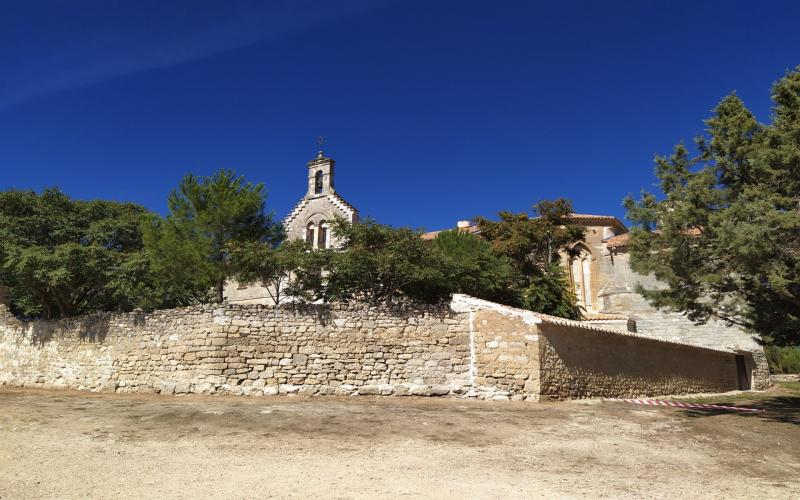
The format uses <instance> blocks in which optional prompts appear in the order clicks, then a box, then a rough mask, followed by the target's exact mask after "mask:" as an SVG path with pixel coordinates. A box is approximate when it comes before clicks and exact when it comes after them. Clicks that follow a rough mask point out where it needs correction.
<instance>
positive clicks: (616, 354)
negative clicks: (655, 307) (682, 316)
mask: <svg viewBox="0 0 800 500" xmlns="http://www.w3.org/2000/svg"><path fill="white" fill-rule="evenodd" d="M539 347H540V354H539V356H540V363H541V382H540V398H541V399H543V400H562V399H580V398H600V397H608V398H633V397H649V396H661V395H666V394H691V393H703V392H726V391H732V390H736V389H738V388H739V382H738V378H737V371H736V361H735V353H733V352H723V351H718V350H712V349H705V348H699V347H695V346H689V345H681V344H676V343H670V342H663V341H659V340H656V339H649V338H644V337H642V336H633V335H626V334H622V333H620V334H613V333H609V332H606V331H601V330H599V329H598V330H591V329H587V328H579V327H574V326H569V325H558V324H551V323H542V324H540V325H539ZM747 354H752V353H747Z"/></svg>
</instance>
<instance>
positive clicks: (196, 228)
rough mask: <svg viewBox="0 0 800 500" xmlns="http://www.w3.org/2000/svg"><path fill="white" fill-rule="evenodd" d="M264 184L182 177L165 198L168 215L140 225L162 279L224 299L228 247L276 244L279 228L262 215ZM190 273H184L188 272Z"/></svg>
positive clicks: (230, 177)
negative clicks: (203, 288)
mask: <svg viewBox="0 0 800 500" xmlns="http://www.w3.org/2000/svg"><path fill="white" fill-rule="evenodd" d="M265 202H266V191H265V189H264V185H263V184H252V183H250V182H247V181H246V180H245V179H244V177H242V176H237V175H236V173H235V172H234V171H233V170H219V171H218V172H216V173H215V174H214V175H212V176H210V177H198V176H196V175H194V174H187V175H186V176H184V178H183V179H182V180H181V182H180V184H179V185H178V187H177V189H175V190H174V191H172V192H171V193H170V195H169V200H168V205H169V211H170V213H169V215H168V216H167V217H166V220H163V221H151V222H150V223H149V224H147V225H146V226H145V233H146V238H145V242H146V247H147V251H148V257H149V258H150V260H151V263H152V264H153V266H154V267H155V268H157V269H159V270H160V273H161V274H162V276H163V277H164V279H167V280H171V281H173V282H174V283H176V284H177V286H179V287H180V288H181V289H192V290H195V292H197V293H200V289H199V287H201V286H205V285H207V284H210V285H212V286H213V288H214V290H215V294H216V300H217V301H218V302H221V301H222V300H223V298H224V297H223V291H224V287H225V281H226V280H227V279H228V277H230V275H231V270H230V269H229V266H228V265H227V248H228V247H229V246H230V245H231V244H233V243H237V242H239V243H241V242H247V241H261V242H268V243H273V244H274V243H276V242H277V241H278V240H279V239H280V237H281V230H280V227H279V226H278V225H277V224H275V223H274V222H273V220H272V216H271V215H268V214H266V213H265V212H264V206H265ZM187 266H191V267H190V268H189V269H190V270H191V271H192V272H193V273H194V275H191V274H189V273H187V271H189V269H187Z"/></svg>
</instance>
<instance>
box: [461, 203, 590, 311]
mask: <svg viewBox="0 0 800 500" xmlns="http://www.w3.org/2000/svg"><path fill="white" fill-rule="evenodd" d="M533 211H534V217H531V216H529V215H528V214H527V213H519V214H512V213H510V212H500V213H499V214H498V215H499V217H500V220H499V221H490V220H487V219H485V218H482V217H478V218H477V219H476V220H477V222H478V227H479V228H480V234H481V236H482V237H483V238H486V240H487V241H488V242H489V243H490V244H491V247H492V250H493V252H494V253H495V254H497V255H502V256H506V257H508V258H509V259H511V262H512V265H513V268H514V270H515V272H516V284H515V288H516V290H517V294H516V300H515V302H516V303H515V304H513V305H516V306H519V307H524V308H526V309H530V310H532V311H537V312H541V313H545V314H554V315H557V316H562V317H565V318H572V319H578V318H580V309H579V308H578V306H577V305H576V304H577V301H576V299H575V294H574V293H573V292H572V289H571V287H570V286H569V283H568V281H567V279H566V276H565V274H564V270H563V268H562V267H561V255H562V254H564V253H569V252H570V248H571V247H572V245H573V244H574V243H576V242H578V241H582V240H583V227H581V226H579V225H577V224H575V223H573V222H572V220H571V218H570V217H569V215H570V214H571V213H572V204H571V203H570V202H569V201H568V200H564V199H558V200H555V201H546V200H545V201H540V202H538V203H536V204H535V205H534V206H533Z"/></svg>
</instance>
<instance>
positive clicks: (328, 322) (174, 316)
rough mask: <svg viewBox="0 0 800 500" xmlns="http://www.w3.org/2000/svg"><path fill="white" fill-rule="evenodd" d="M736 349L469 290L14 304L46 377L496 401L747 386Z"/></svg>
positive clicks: (21, 375)
mask: <svg viewBox="0 0 800 500" xmlns="http://www.w3.org/2000/svg"><path fill="white" fill-rule="evenodd" d="M733 359H734V353H732V352H722V351H716V350H713V349H704V348H698V347H693V346H688V345H683V344H678V343H673V342H669V341H660V340H655V339H651V338H646V337H643V336H635V335H630V334H625V333H622V332H616V331H614V330H611V329H602V328H598V327H592V326H588V325H585V324H583V323H581V322H574V321H568V320H564V319H561V318H553V317H550V316H546V315H541V314H537V313H533V312H531V311H523V310H518V309H514V308H510V307H505V306H501V305H499V304H494V303H491V302H487V301H483V300H479V299H474V298H471V297H467V296H463V295H457V296H455V297H454V298H453V301H452V303H451V304H450V305H449V306H447V305H443V306H420V307H403V306H397V307H370V306H365V305H358V304H331V305H305V306H300V305H287V306H282V307H266V306H253V305H250V306H246V305H230V304H229V305H225V306H220V307H212V306H198V307H188V308H181V309H171V310H163V311H156V312H153V313H143V312H132V313H105V314H94V315H89V316H83V317H78V318H70V319H65V320H59V321H34V322H22V321H19V320H17V319H16V318H14V317H13V316H12V315H11V314H10V313H9V312H8V309H7V308H6V306H4V305H0V384H10V385H17V386H33V387H44V388H52V387H65V388H75V389H85V390H93V391H117V392H161V393H168V394H173V393H178V394H181V393H189V392H192V393H202V394H217V393H222V394H237V395H274V394H290V393H301V394H308V395H312V394H337V395H363V394H381V395H430V396H433V395H438V396H443V395H453V396H461V397H471V398H479V399H495V400H507V399H512V400H522V399H525V400H537V399H539V397H540V395H541V397H543V398H547V399H565V398H582V397H599V396H609V397H621V396H645V395H656V394H668V393H672V394H681V393H689V392H708V391H722V390H729V389H735V388H736V382H737V378H736V377H737V372H736V367H735V363H734V362H733V361H732V360H733ZM732 363H734V364H732ZM749 363H750V365H748V366H749V367H750V369H752V368H753V364H752V360H751V361H749ZM754 373H755V372H754Z"/></svg>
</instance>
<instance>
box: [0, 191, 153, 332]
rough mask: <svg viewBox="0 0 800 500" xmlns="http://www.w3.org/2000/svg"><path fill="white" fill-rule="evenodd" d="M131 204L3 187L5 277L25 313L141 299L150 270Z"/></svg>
mask: <svg viewBox="0 0 800 500" xmlns="http://www.w3.org/2000/svg"><path fill="white" fill-rule="evenodd" d="M146 213H147V211H146V210H145V209H144V208H143V207H141V206H138V205H134V204H132V203H117V202H112V201H78V200H72V199H70V198H69V197H68V196H66V195H65V194H64V193H62V192H61V191H59V190H58V189H47V190H45V191H43V192H42V193H41V194H37V193H35V192H32V191H15V190H11V191H5V192H2V193H0V283H3V284H5V285H8V286H10V287H11V298H12V306H13V307H14V309H15V310H16V311H17V312H18V313H20V314H23V315H25V316H32V317H44V318H60V317H65V316H69V315H73V314H81V313H85V312H91V311H98V310H130V309H132V308H134V307H136V306H138V305H140V304H139V292H140V289H142V288H147V287H148V283H149V278H150V277H151V274H150V272H149V270H148V267H147V264H146V259H144V256H143V254H142V240H141V233H140V231H139V224H140V220H141V218H142V217H143V216H145V214H146Z"/></svg>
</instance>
